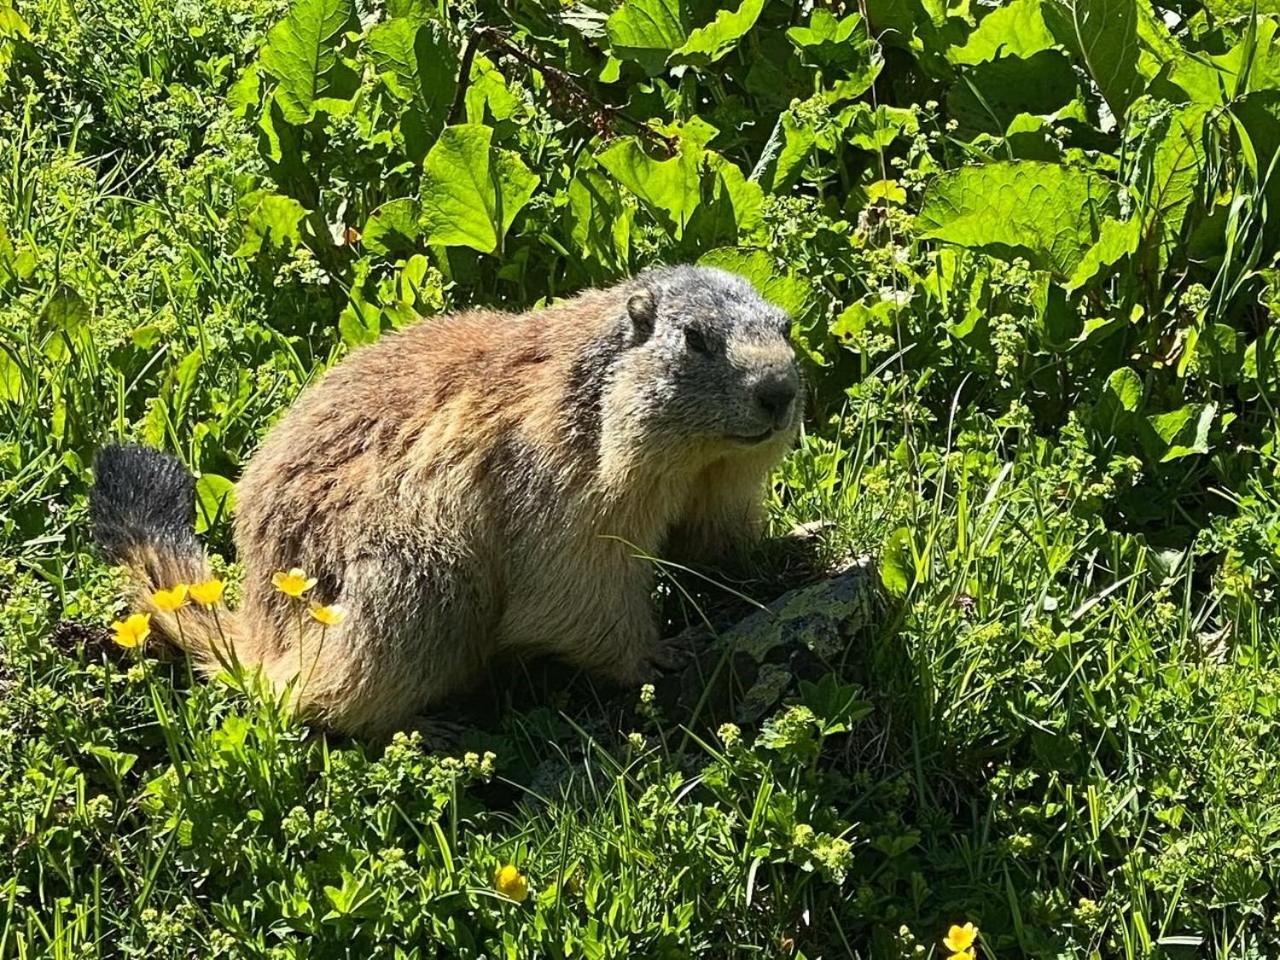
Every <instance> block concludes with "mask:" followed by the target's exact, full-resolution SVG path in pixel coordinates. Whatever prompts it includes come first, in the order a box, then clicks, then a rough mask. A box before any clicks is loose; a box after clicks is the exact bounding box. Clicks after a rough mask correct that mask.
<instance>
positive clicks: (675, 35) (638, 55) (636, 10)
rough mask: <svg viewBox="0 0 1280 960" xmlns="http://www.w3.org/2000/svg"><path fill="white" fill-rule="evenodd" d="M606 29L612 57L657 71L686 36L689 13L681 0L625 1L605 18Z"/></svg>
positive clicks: (650, 72)
mask: <svg viewBox="0 0 1280 960" xmlns="http://www.w3.org/2000/svg"><path fill="white" fill-rule="evenodd" d="M605 32H606V33H607V34H608V36H609V47H610V50H611V51H612V52H613V55H614V56H615V57H618V58H620V59H623V60H634V61H635V62H636V63H639V64H640V66H642V67H643V68H644V69H645V71H646V72H647V73H649V74H651V75H652V74H657V73H659V72H661V71H662V69H663V68H664V67H665V66H666V62H667V57H669V56H670V55H671V52H672V51H673V50H677V49H679V48H680V47H682V46H683V45H684V42H685V41H686V40H687V39H688V38H689V14H688V11H687V10H686V9H685V6H684V3H683V2H682V0H625V2H624V3H623V4H622V6H620V7H618V9H617V10H615V11H614V12H613V13H612V14H610V16H609V19H608V20H607V21H605Z"/></svg>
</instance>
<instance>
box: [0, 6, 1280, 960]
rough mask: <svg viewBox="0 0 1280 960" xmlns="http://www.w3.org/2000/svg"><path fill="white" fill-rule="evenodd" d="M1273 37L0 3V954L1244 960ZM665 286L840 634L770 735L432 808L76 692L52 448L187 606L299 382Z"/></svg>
mask: <svg viewBox="0 0 1280 960" xmlns="http://www.w3.org/2000/svg"><path fill="white" fill-rule="evenodd" d="M1278 15H1280V7H1278V6H1277V5H1276V4H1275V3H1274V2H1271V0H1259V2H1258V3H1257V4H1256V6H1255V5H1254V4H1253V3H1251V2H1250V3H1246V2H1241V0H1204V2H1198V0H1169V2H1160V3H1154V4H1153V3H1150V2H1149V0H1012V2H1008V3H1001V4H992V3H984V2H981V0H865V2H864V3H862V4H858V5H846V4H841V3H834V4H819V5H817V7H816V9H811V5H810V4H807V3H801V2H791V0H741V2H740V3H737V4H736V5H730V6H724V7H717V6H715V5H713V4H710V3H707V2H703V0H621V2H616V0H576V2H565V3H561V2H560V0H510V2H505V3H497V2H492V0H471V2H466V3H462V4H449V3H445V2H443V0H441V2H438V3H437V2H433V0H385V3H384V2H382V0H367V2H366V0H291V2H285V0H175V2H171V3H163V4H153V3H150V2H146V3H139V2H131V0H95V2H93V3H89V2H82V3H77V2H75V0H0V423H2V424H3V427H2V431H0V604H2V606H0V686H2V687H3V697H2V699H0V904H2V907H0V955H4V956H14V957H34V956H53V957H72V956H75V957H84V956H125V955H135V954H138V955H141V954H146V955H148V956H173V957H212V956H235V957H258V956H271V957H299V958H301V957H338V956H349V957H360V958H364V957H373V956H388V957H390V956H402V957H431V956H459V957H482V956H483V957H496V956H500V955H501V956H505V957H533V956H540V957H541V956H548V957H595V958H603V957H632V956H635V957H640V956H688V955H696V956H725V957H729V956H756V955H763V956H780V957H793V956H795V957H799V956H805V957H818V956H823V957H832V956H858V957H869V956H877V957H915V956H926V955H936V956H947V955H948V953H949V952H950V949H949V948H948V947H944V945H943V944H942V942H941V938H942V937H943V936H944V934H945V933H946V930H947V928H948V927H949V926H950V925H951V924H957V923H963V922H972V923H974V924H976V925H977V927H978V928H979V929H980V931H981V932H980V935H979V939H978V943H977V945H976V950H977V951H978V954H979V955H980V956H987V957H997V956H998V957H1016V956H1028V957H1032V956H1034V957H1050V956H1061V957H1091V956H1098V957H1191V956H1212V957H1221V958H1226V957H1263V956H1274V955H1275V954H1276V953H1277V951H1280V891H1278V889H1277V885H1278V884H1280V868H1277V865H1276V864H1277V859H1276V851H1277V848H1278V847H1280V778H1277V777H1276V776H1275V772H1274V771H1275V763H1276V760H1277V752H1278V748H1280V743H1277V737H1276V724H1277V723H1278V722H1280V717H1278V716H1277V714H1278V713H1280V628H1277V625H1276V613H1277V607H1278V603H1280V601H1278V600H1277V596H1276V588H1277V581H1278V579H1280V484H1277V480H1276V465H1277V460H1276V454H1277V450H1276V444H1277V435H1276V426H1277V424H1276V418H1275V415H1274V406H1275V401H1276V400H1277V399H1280V366H1278V363H1277V361H1278V360H1280V332H1277V329H1276V325H1275V319H1276V316H1277V315H1278V314H1280V273H1278V272H1277V270H1278V269H1280V264H1277V262H1276V254H1277V249H1278V244H1277V238H1278V236H1280V214H1278V213H1277V205H1278V204H1280V173H1277V166H1280V159H1278V157H1280V43H1277V42H1276V39H1275V35H1276V32H1277V29H1278V28H1280V16H1278ZM659 261H665V262H673V261H701V262H704V263H714V264H719V265H722V266H725V267H728V268H730V269H734V270H737V271H740V272H744V273H746V274H748V275H749V276H751V277H752V278H753V279H754V280H755V281H756V282H757V284H758V285H759V286H760V287H761V289H762V290H763V291H764V292H765V293H766V294H767V295H768V296H770V297H771V298H773V299H774V300H776V301H777V302H778V303H780V304H782V305H784V306H786V307H787V308H788V309H789V310H790V311H791V312H792V313H793V315H794V317H795V326H794V339H795V342H796V344H797V345H798V348H799V349H800V351H801V352H802V354H803V356H804V358H805V363H806V368H807V376H808V379H809V381H810V386H811V393H812V398H811V410H810V415H809V417H808V420H807V430H806V435H805V437H804V438H803V440H802V442H801V444H800V445H799V447H798V449H797V450H796V451H795V453H794V454H793V455H792V456H791V457H790V458H789V459H788V461H787V462H786V463H785V464H784V466H783V468H782V469H781V470H780V471H779V475H778V477H777V480H776V483H775V486H774V497H773V502H772V504H771V509H772V512H773V517H774V520H775V521H776V527H777V529H779V530H783V529H786V528H787V527H789V526H790V525H792V524H795V523H807V522H811V521H815V520H822V521H826V522H827V527H826V530H825V533H824V538H825V544H824V546H825V552H826V554H827V555H828V556H830V557H839V556H842V555H847V554H850V553H860V552H871V553H873V554H875V555H876V556H877V557H878V558H879V570H880V573H879V578H880V581H881V585H882V588H883V592H884V597H883V605H884V611H885V612H884V615H883V616H882V617H880V618H878V619H877V620H876V622H875V623H874V624H873V625H872V626H870V627H869V628H866V629H858V630H855V631H853V635H852V636H850V637H849V641H848V644H847V646H846V647H845V648H843V649H839V650H835V651H832V650H820V651H815V653H814V656H815V657H818V658H819V659H820V660H821V664H822V670H821V674H822V681H821V683H815V684H796V683H794V682H790V681H789V680H788V678H787V677H785V676H783V677H782V678H781V679H780V680H779V681H778V683H779V686H778V692H779V696H778V698H776V699H777V702H775V703H771V704H770V705H769V709H768V710H767V711H765V712H764V714H763V716H762V717H761V718H760V719H759V720H758V721H757V720H753V719H751V718H745V719H744V716H743V715H742V714H741V713H740V712H735V711H734V710H733V709H732V708H729V709H728V711H727V712H717V711H715V710H710V709H703V708H702V705H701V704H699V705H693V704H686V705H682V706H679V707H677V708H675V709H676V710H678V711H679V713H678V715H677V714H676V713H673V712H670V711H669V710H668V708H665V707H664V708H662V709H659V707H658V706H657V704H655V703H652V702H647V701H648V697H647V696H646V695H642V693H641V691H626V692H624V693H623V695H622V696H623V699H625V700H626V701H627V702H628V703H629V704H631V705H633V707H634V709H633V710H629V711H626V712H619V711H617V710H614V709H612V708H611V707H609V706H606V704H607V703H610V702H613V701H610V700H609V699H608V698H609V697H610V696H612V694H610V693H608V692H606V691H603V690H601V691H600V692H599V693H598V695H597V693H596V691H594V690H593V688H592V687H591V685H590V684H589V683H585V682H582V681H579V682H578V683H576V684H574V685H573V686H572V687H571V688H570V690H569V692H568V693H567V694H564V693H561V694H560V695H557V694H556V693H555V692H553V691H549V690H547V689H542V690H538V689H534V690H533V691H532V692H530V691H527V690H525V687H527V686H529V685H528V684H523V683H520V682H517V683H515V684H514V685H512V684H508V685H506V686H503V685H501V684H498V685H496V686H495V687H494V692H493V693H492V694H491V695H489V694H486V696H491V697H492V698H493V703H492V704H490V706H491V707H492V710H491V711H490V716H489V718H488V719H487V720H484V721H477V723H476V726H475V731H474V733H473V734H472V735H471V736H470V738H469V739H468V741H467V742H466V744H465V749H464V750H462V751H459V752H458V756H457V758H448V757H444V756H440V755H432V754H431V753H429V752H427V751H425V750H424V749H423V748H422V744H421V742H420V741H418V740H417V739H415V738H413V737H403V738H400V739H398V740H397V741H396V742H395V743H394V744H392V745H391V746H390V747H389V748H387V749H385V750H383V749H380V748H376V747H373V746H370V745H364V744H359V743H353V742H350V741H345V740H339V739H337V738H333V737H329V738H326V737H324V736H318V735H315V733H314V732H312V731H309V730H307V729H305V728H304V727H302V726H300V725H299V724H297V723H296V722H295V721H293V720H291V719H290V718H289V717H287V716H285V715H284V714H283V713H282V711H280V710H278V709H276V708H275V707H274V706H273V705H272V704H271V703H270V702H269V701H268V700H264V699H263V698H261V697H258V696H254V695H253V694H252V691H249V692H248V693H245V692H243V691H236V690H233V689H230V688H228V686H226V685H224V684H216V683H215V684H203V683H194V684H193V683H191V682H190V679H189V676H188V673H187V671H186V668H185V666H184V665H183V664H182V663H181V662H177V663H175V662H171V661H166V660H163V659H156V658H154V657H149V656H138V655H136V652H134V651H122V650H119V649H117V648H115V647H114V646H113V645H112V643H111V642H110V639H109V633H108V632H107V631H106V630H105V629H104V627H105V625H107V624H109V623H110V622H111V621H112V619H114V618H115V617H116V616H118V615H119V613H120V612H121V609H122V607H121V603H120V599H119V598H120V596H121V593H120V587H121V578H120V575H119V573H118V572H117V571H112V570H110V569H108V568H107V567H105V566H104V564H103V563H102V562H101V560H100V559H99V558H98V557H97V556H96V555H95V553H94V551H93V549H92V547H91V545H90V544H89V543H88V540H87V528H86V501H85V494H86V490H87V486H88V483H89V482H90V479H91V465H92V458H93V455H94V452H95V450H96V449H97V448H98V447H99V446H100V445H101V444H103V443H104V442H106V441H108V440H110V439H112V438H120V437H124V438H132V439H136V440H140V441H143V442H146V443H149V444H152V445H156V446H159V447H163V448H165V449H167V450H170V451H173V452H175V453H177V454H178V455H179V456H181V457H182V458H183V459H184V461H185V462H187V463H188V464H189V466H190V467H191V468H192V470H193V471H194V472H196V473H197V474H198V476H199V477H200V481H199V488H198V493H199V507H200V531H201V533H202V535H203V536H204V537H205V539H206V541H207V543H208V544H209V546H210V549H211V550H212V551H213V552H214V553H215V554H217V556H218V560H219V563H220V567H219V569H220V570H223V571H225V573H226V575H227V577H228V579H229V580H230V581H231V582H232V585H233V590H234V582H235V578H236V574H237V571H236V566H235V557H234V550H233V546H232V543H231V540H230V536H229V524H228V520H227V517H228V514H229V512H230V511H232V510H233V509H234V497H233V491H232V483H233V481H234V480H235V478H236V476H237V475H238V472H239V470H240V469H241V467H242V466H243V464H244V463H245V461H246V459H247V457H248V456H249V455H250V454H251V453H252V451H253V449H254V447H255V444H256V443H257V441H258V440H259V438H260V437H261V436H262V434H263V432H264V431H265V430H266V429H267V427H268V426H269V425H270V424H271V422H272V420H273V418H274V416H275V415H276V414H278V412H279V411H280V410H282V409H283V408H284V407H285V406H286V405H287V404H288V402H289V401H290V399H291V398H292V397H293V396H294V395H295V394H296V393H297V391H298V390H299V389H300V388H301V387H302V386H303V385H305V384H306V383H307V382H309V381H310V380H311V379H312V378H314V377H315V376H317V375H318V374H319V373H320V372H321V371H323V369H324V368H325V367H326V366H328V365H329V364H331V363H333V362H334V361H335V360H337V359H338V358H340V357H341V356H342V355H343V354H344V353H345V352H346V351H347V350H349V349H351V348H352V347H355V346H358V345H360V344H363V343H367V342H370V341H372V340H374V339H376V338H377V337H379V336H381V335H383V334H384V333H386V332H387V331H389V330H393V329H395V328H397V327H399V326H401V325H403V324H405V323H407V322H410V321H411V320H412V319H413V318H414V317H415V316H417V315H419V314H424V313H425V314H431V313H439V312H441V311H444V310H448V309H452V308H455V307H458V306H463V305H471V304H494V305H501V306H504V307H508V308H511V309H524V308H526V307H529V306H533V305H536V304H538V303H542V302H545V301H546V300H548V299H551V298H555V297H558V296H561V295H564V294H567V293H570V292H573V291H575V290H577V289H579V288H581V287H583V286H586V285H590V284H597V283H605V282H609V281H612V280H614V279H616V278H619V277H622V276H625V275H627V274H629V273H631V272H634V271H635V270H637V269H639V268H640V267H642V266H644V265H646V264H649V263H652V262H659ZM775 679H777V678H775ZM533 686H534V687H535V688H536V687H537V684H533ZM489 752H491V754H492V756H490V755H488V754H489ZM503 865H508V866H512V867H514V868H515V871H519V874H520V877H523V878H524V881H521V880H520V878H519V877H516V876H515V875H514V874H515V871H512V870H508V871H507V872H506V873H505V874H503V875H501V876H497V875H496V874H495V871H496V870H497V869H498V868H499V867H500V866H503ZM524 882H527V893H528V895H527V897H522V896H521V894H522V893H524V892H525V890H524V887H523V883H524ZM499 890H501V891H502V893H505V894H507V896H505V897H504V896H502V895H501V894H500V892H499ZM513 895H514V896H513ZM961 955H963V953H962V954H961Z"/></svg>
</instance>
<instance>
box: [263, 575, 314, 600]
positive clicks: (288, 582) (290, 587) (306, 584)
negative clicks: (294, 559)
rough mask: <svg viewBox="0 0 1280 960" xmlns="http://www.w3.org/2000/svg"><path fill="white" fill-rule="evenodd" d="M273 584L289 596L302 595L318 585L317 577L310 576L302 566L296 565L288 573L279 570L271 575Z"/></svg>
mask: <svg viewBox="0 0 1280 960" xmlns="http://www.w3.org/2000/svg"><path fill="white" fill-rule="evenodd" d="M271 583H272V585H273V586H274V587H275V588H276V589H277V590H279V591H280V592H281V593H283V594H284V595H285V596H289V597H294V598H297V597H301V596H302V595H303V594H304V593H306V592H307V591H308V590H310V589H311V588H312V587H314V586H315V585H316V578H315V577H308V576H307V575H306V573H305V572H303V570H302V568H301V567H294V568H293V569H292V570H290V571H289V572H288V573H285V572H284V571H283V570H277V571H276V572H275V573H273V574H272V575H271Z"/></svg>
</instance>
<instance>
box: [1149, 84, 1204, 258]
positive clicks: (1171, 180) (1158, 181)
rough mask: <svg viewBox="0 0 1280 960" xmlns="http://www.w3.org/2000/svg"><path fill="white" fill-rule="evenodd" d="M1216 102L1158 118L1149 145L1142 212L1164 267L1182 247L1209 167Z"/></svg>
mask: <svg viewBox="0 0 1280 960" xmlns="http://www.w3.org/2000/svg"><path fill="white" fill-rule="evenodd" d="M1212 109H1213V108H1212V107H1211V106H1210V105H1209V104H1206V103H1191V104H1187V105H1186V106H1183V107H1179V108H1178V109H1176V110H1174V111H1172V112H1170V113H1167V114H1165V115H1164V116H1162V117H1160V118H1158V119H1157V120H1155V121H1154V122H1153V123H1152V125H1151V128H1150V131H1149V133H1148V136H1147V140H1146V143H1145V144H1144V145H1143V150H1142V160H1141V164H1140V168H1141V179H1140V182H1139V184H1138V187H1139V189H1138V190H1137V191H1135V199H1136V200H1137V202H1138V209H1139V211H1140V213H1141V216H1142V226H1143V236H1144V238H1146V239H1147V244H1146V248H1147V250H1149V251H1150V252H1149V253H1147V254H1145V256H1148V257H1154V258H1156V259H1157V261H1158V262H1157V263H1156V264H1155V267H1156V269H1157V271H1163V270H1164V267H1165V266H1166V265H1167V264H1168V262H1169V260H1170V258H1171V257H1172V256H1174V254H1175V253H1176V252H1177V246H1178V240H1179V237H1180V236H1181V234H1182V227H1183V224H1184V222H1185V221H1186V217H1187V211H1188V210H1189V209H1190V207H1191V204H1192V201H1193V200H1194V199H1195V197H1196V192H1197V190H1198V189H1199V187H1200V182H1201V179H1202V178H1203V177H1204V173H1205V162H1206V157H1205V154H1204V146H1203V138H1204V130H1205V124H1206V123H1210V122H1213V119H1212Z"/></svg>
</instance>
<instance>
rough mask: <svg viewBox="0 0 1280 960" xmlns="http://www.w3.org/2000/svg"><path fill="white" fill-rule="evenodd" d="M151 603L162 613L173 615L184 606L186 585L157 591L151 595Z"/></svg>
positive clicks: (182, 584)
mask: <svg viewBox="0 0 1280 960" xmlns="http://www.w3.org/2000/svg"><path fill="white" fill-rule="evenodd" d="M151 602H152V603H154V604H155V605H156V607H157V608H158V609H159V610H161V611H163V612H164V613H173V612H174V611H176V610H178V609H180V608H181V607H184V606H186V603H187V585H186V584H185V583H180V584H178V585H177V586H174V587H170V588H169V589H168V590H157V591H156V592H155V593H153V594H152V595H151Z"/></svg>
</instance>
